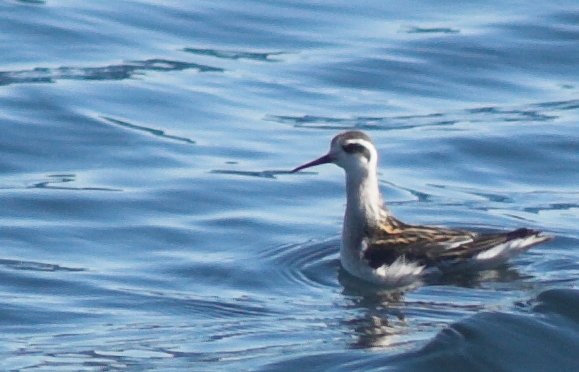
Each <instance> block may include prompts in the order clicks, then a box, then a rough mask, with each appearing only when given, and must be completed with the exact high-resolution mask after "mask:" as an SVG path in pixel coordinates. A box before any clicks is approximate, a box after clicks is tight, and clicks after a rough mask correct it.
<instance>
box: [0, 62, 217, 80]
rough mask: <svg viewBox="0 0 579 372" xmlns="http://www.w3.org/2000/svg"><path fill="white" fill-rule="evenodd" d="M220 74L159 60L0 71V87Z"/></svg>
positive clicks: (194, 64)
mask: <svg viewBox="0 0 579 372" xmlns="http://www.w3.org/2000/svg"><path fill="white" fill-rule="evenodd" d="M191 69H192V70H197V71H199V72H223V71H224V70H223V69H222V68H218V67H212V66H206V65H201V64H197V63H191V62H183V61H174V60H168V59H162V58H155V59H148V60H144V61H133V62H127V63H123V64H118V65H109V66H103V67H68V66H63V67H56V68H48V67H36V68H33V69H31V70H16V71H0V86H2V85H11V84H28V83H55V82H57V81H58V80H99V81H102V80H124V79H131V78H133V77H134V76H135V75H139V74H144V73H146V72H149V71H163V72H167V71H183V70H191Z"/></svg>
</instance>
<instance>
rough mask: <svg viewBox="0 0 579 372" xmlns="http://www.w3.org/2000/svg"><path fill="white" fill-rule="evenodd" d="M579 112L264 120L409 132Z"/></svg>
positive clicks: (578, 104)
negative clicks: (411, 130) (419, 129)
mask: <svg viewBox="0 0 579 372" xmlns="http://www.w3.org/2000/svg"><path fill="white" fill-rule="evenodd" d="M577 109H579V100H568V101H554V102H542V103H531V104H527V105H521V106H484V107H476V108H470V109H465V110H459V111H449V112H445V113H440V112H434V113H430V114H425V115H393V116H373V117H368V116H354V117H351V118H344V117H332V116H314V115H302V116H291V115H267V116H266V117H265V118H264V120H269V121H273V122H277V123H280V124H289V125H291V126H293V127H296V128H307V129H333V130H346V129H361V130H408V129H414V128H427V127H443V128H446V127H450V128H453V127H456V126H457V125H458V124H474V123H488V122H489V121H492V122H503V123H510V122H525V123H531V122H546V121H554V120H556V119H558V118H559V116H560V114H558V113H559V112H564V111H572V110H577Z"/></svg>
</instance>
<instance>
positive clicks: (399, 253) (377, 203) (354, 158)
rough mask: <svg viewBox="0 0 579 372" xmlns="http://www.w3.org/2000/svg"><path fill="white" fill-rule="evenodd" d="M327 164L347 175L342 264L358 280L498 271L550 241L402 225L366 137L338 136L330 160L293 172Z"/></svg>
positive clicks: (525, 233)
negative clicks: (385, 195) (384, 193)
mask: <svg viewBox="0 0 579 372" xmlns="http://www.w3.org/2000/svg"><path fill="white" fill-rule="evenodd" d="M326 163H334V164H336V165H338V166H339V167H341V168H343V169H344V170H345V171H346V190H347V204H346V213H345V216H344V226H343V231H342V247H341V250H340V258H341V262H342V265H343V266H344V268H345V269H346V270H347V271H348V272H349V273H350V274H352V275H354V276H356V277H358V278H362V279H364V280H367V281H371V282H373V283H376V284H381V285H386V286H392V287H397V286H404V285H408V284H411V283H412V282H414V281H415V280H417V279H419V278H420V277H421V276H423V275H424V274H427V273H429V272H433V271H442V272H444V271H450V270H460V269H469V270H477V269H478V270H480V269H487V268H490V267H493V266H497V265H499V264H501V263H503V262H505V261H507V260H508V259H509V258H511V257H513V256H515V255H517V254H519V253H521V252H524V251H526V250H527V249H529V248H530V247H531V246H533V245H535V244H539V243H542V242H544V241H546V240H549V239H550V237H549V236H546V235H543V234H542V233H541V232H539V231H535V230H530V229H525V228H522V229H518V230H514V231H510V232H497V233H492V234H479V233H476V232H471V231H465V230H454V229H447V228H440V227H433V226H418V225H409V224H406V223H403V222H401V221H399V220H397V219H396V218H394V217H393V216H392V215H391V214H390V212H389V211H388V210H387V209H385V208H384V206H383V203H382V197H381V195H380V190H379V187H378V178H377V175H376V169H377V164H378V152H377V151H376V147H374V145H373V143H372V141H371V140H370V138H369V137H368V136H367V135H366V134H364V133H362V132H359V131H350V132H345V133H341V134H339V135H337V136H335V137H334V138H333V139H332V143H331V147H330V151H329V152H328V153H327V154H326V155H324V156H322V157H321V158H319V159H316V160H314V161H311V162H309V163H306V164H304V165H301V166H299V167H297V168H295V169H294V170H293V171H292V172H297V171H299V170H301V169H304V168H309V167H313V166H316V165H320V164H326Z"/></svg>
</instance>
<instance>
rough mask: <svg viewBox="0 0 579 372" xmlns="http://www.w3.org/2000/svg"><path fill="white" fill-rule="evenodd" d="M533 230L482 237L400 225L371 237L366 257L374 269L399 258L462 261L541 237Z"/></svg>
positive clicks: (378, 231) (446, 230) (427, 262)
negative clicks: (516, 241) (517, 241)
mask: <svg viewBox="0 0 579 372" xmlns="http://www.w3.org/2000/svg"><path fill="white" fill-rule="evenodd" d="M538 234H539V232H537V231H534V230H529V229H518V230H514V231H511V232H501V233H494V234H478V233H474V232H470V231H464V230H453V229H445V228H438V227H426V226H412V225H399V226H397V227H396V228H394V229H392V228H391V229H389V230H388V231H387V230H386V229H384V228H380V229H378V230H376V231H375V232H374V233H373V234H371V235H370V236H371V238H370V239H369V240H368V242H367V248H366V250H365V251H364V252H363V255H364V258H365V259H366V260H367V261H368V264H369V265H370V266H371V267H373V268H378V267H380V266H382V265H390V264H391V263H393V262H394V261H395V260H396V259H398V258H399V257H402V256H403V257H404V258H405V259H407V260H409V261H417V262H419V263H421V264H424V265H432V264H437V263H443V262H453V261H455V262H460V261H463V260H467V259H469V258H472V257H473V256H475V255H477V254H479V253H481V252H484V251H486V250H489V249H491V248H493V247H496V246H498V245H500V244H503V243H506V242H508V241H511V240H517V239H524V238H526V237H529V236H533V235H538Z"/></svg>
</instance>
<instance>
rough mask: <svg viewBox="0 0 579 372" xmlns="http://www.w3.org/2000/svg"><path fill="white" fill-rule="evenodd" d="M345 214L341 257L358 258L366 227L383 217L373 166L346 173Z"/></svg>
mask: <svg viewBox="0 0 579 372" xmlns="http://www.w3.org/2000/svg"><path fill="white" fill-rule="evenodd" d="M346 193H347V203H346V214H345V216H344V226H343V230H342V249H343V250H344V251H343V252H342V253H343V254H348V255H357V254H359V250H360V249H361V246H362V242H363V240H364V238H365V237H366V234H367V231H368V229H369V228H372V227H376V226H378V224H379V223H380V221H381V220H382V219H383V218H384V216H385V213H386V212H385V210H384V208H383V205H382V197H381V195H380V189H379V187H378V177H377V175H376V166H375V163H370V164H368V167H359V168H355V169H349V170H348V171H347V172H346Z"/></svg>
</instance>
